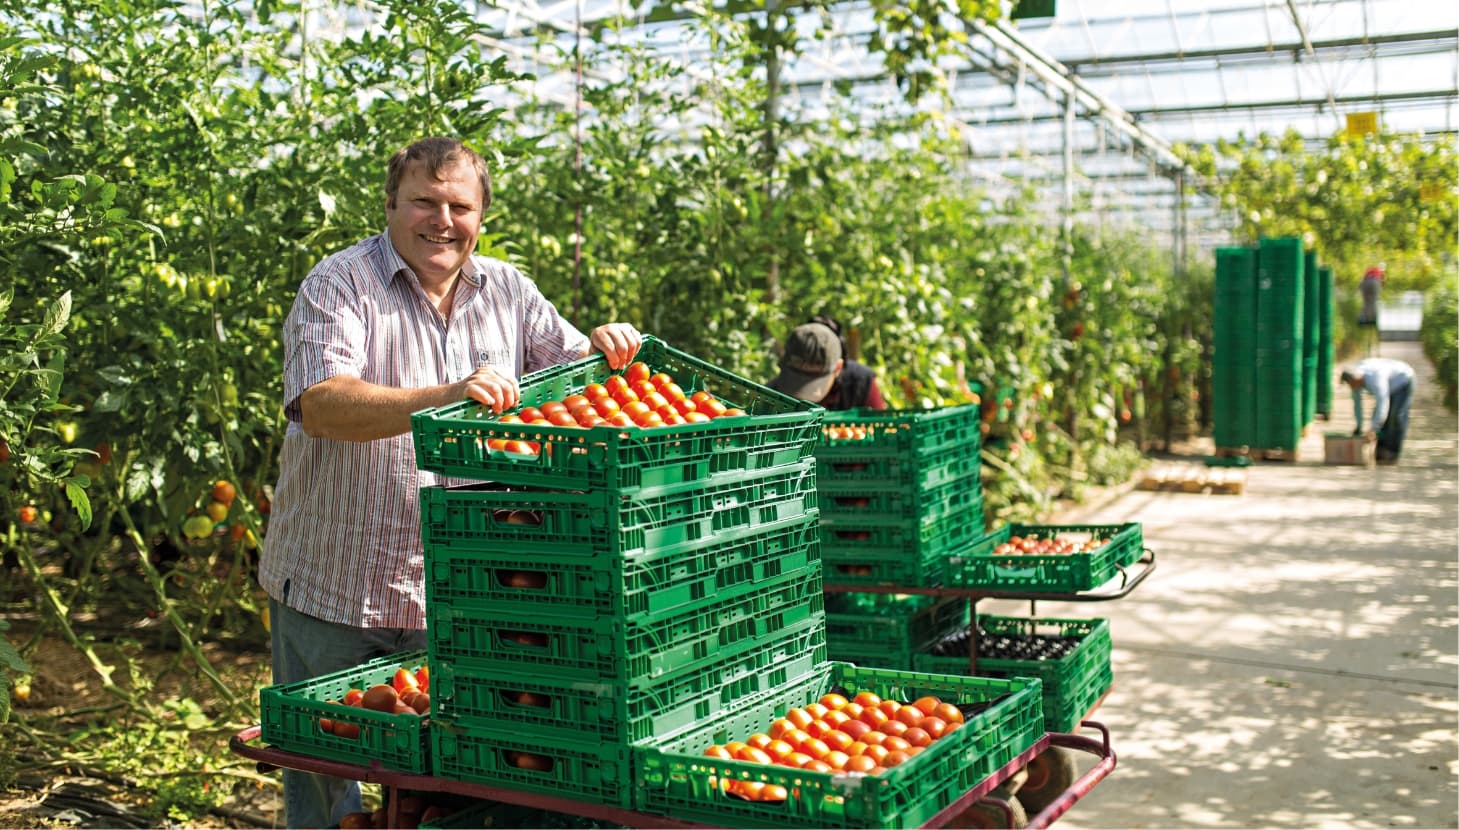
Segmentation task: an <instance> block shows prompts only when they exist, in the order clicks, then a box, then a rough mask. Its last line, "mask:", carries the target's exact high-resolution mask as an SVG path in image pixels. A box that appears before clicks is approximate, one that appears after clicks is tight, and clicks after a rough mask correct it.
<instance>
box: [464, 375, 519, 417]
mask: <svg viewBox="0 0 1459 830" xmlns="http://www.w3.org/2000/svg"><path fill="white" fill-rule="evenodd" d="M459 385H460V387H461V393H460V394H459V395H457V396H456V399H457V400H465V399H466V398H472V399H474V400H476V401H477V402H479V403H481V404H482V405H483V406H485V407H486V408H488V409H490V410H491V411H492V412H505V411H507V410H508V409H512V408H514V407H515V406H516V405H517V404H519V403H521V401H522V395H521V390H519V389H518V388H517V379H516V378H512V377H507V376H506V375H503V374H502V373H500V372H498V371H497V370H495V369H493V368H492V367H490V366H482V367H481V368H480V369H477V370H476V371H474V372H472V373H471V374H470V375H468V376H467V377H466V379H465V380H463V381H460V383H459Z"/></svg>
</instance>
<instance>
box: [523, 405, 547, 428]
mask: <svg viewBox="0 0 1459 830" xmlns="http://www.w3.org/2000/svg"><path fill="white" fill-rule="evenodd" d="M518 414H519V415H520V416H521V418H522V423H524V424H535V423H537V422H538V421H543V420H546V419H547V416H546V415H543V414H542V410H540V409H538V408H537V407H535V406H524V407H522V410H521V412H519V413H518Z"/></svg>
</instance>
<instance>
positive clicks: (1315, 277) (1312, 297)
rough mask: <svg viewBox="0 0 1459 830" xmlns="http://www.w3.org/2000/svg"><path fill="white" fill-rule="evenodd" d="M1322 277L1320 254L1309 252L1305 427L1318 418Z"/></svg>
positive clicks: (1305, 297) (1304, 344)
mask: <svg viewBox="0 0 1459 830" xmlns="http://www.w3.org/2000/svg"><path fill="white" fill-rule="evenodd" d="M1321 280H1322V276H1321V274H1319V273H1318V271H1317V252H1316V251H1315V250H1308V251H1307V252H1306V254H1305V255H1304V256H1303V258H1302V300H1303V302H1302V307H1303V312H1302V424H1303V425H1304V426H1305V425H1307V424H1310V423H1312V419H1313V418H1314V417H1316V415H1317V353H1318V351H1319V350H1320V349H1319V346H1320V336H1319V325H1320V320H1319V319H1318V313H1317V309H1318V306H1319V305H1321V303H1322V288H1321V285H1320V283H1321Z"/></svg>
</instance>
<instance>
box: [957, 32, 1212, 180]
mask: <svg viewBox="0 0 1459 830" xmlns="http://www.w3.org/2000/svg"><path fill="white" fill-rule="evenodd" d="M964 23H965V24H966V25H967V26H968V27H969V28H970V29H972V30H973V31H974V32H976V33H978V34H980V35H982V36H983V38H984V39H985V40H987V41H988V42H989V43H991V44H992V45H993V46H994V47H995V48H997V49H998V50H999V51H1000V52H1002V53H1003V54H1004V55H1006V56H1007V57H1009V58H1012V59H1013V60H1015V61H1018V62H1019V63H1021V64H1022V65H1023V66H1025V67H1027V68H1028V69H1029V71H1031V72H1032V73H1034V74H1035V75H1037V76H1038V77H1039V79H1040V80H1042V81H1043V82H1044V83H1045V84H1046V85H1048V86H1050V87H1053V88H1054V89H1056V90H1059V91H1060V92H1062V93H1063V94H1064V95H1067V96H1071V97H1072V98H1073V100H1074V101H1075V102H1077V103H1078V104H1079V106H1081V107H1082V108H1083V109H1084V117H1085V118H1089V119H1093V120H1096V121H1101V122H1103V123H1106V124H1108V125H1109V126H1111V127H1113V128H1114V130H1115V131H1116V132H1118V133H1120V134H1122V135H1124V136H1125V137H1126V138H1128V139H1130V141H1132V142H1133V143H1134V144H1135V146H1136V147H1138V148H1139V149H1140V151H1141V152H1142V153H1144V154H1145V155H1147V156H1149V157H1150V158H1151V160H1153V161H1155V162H1156V163H1157V164H1159V165H1160V166H1161V167H1163V168H1165V169H1166V170H1167V171H1169V172H1171V173H1176V172H1183V173H1186V174H1187V175H1189V176H1190V179H1191V181H1195V180H1196V174H1195V171H1194V170H1191V169H1190V168H1189V167H1188V166H1187V165H1186V164H1185V162H1183V161H1181V159H1180V157H1179V156H1177V155H1175V152H1174V151H1173V150H1172V149H1171V147H1170V144H1169V143H1168V142H1166V141H1165V140H1164V139H1163V138H1160V137H1159V136H1157V135H1155V134H1154V133H1152V132H1150V131H1149V130H1146V129H1145V128H1143V127H1141V126H1140V125H1138V124H1136V123H1135V120H1134V118H1132V117H1131V116H1130V114H1129V113H1127V112H1125V111H1124V110H1123V109H1121V108H1120V107H1118V106H1117V105H1115V104H1114V103H1113V102H1111V101H1108V100H1106V99H1105V98H1104V96H1103V95H1100V94H1099V93H1098V92H1095V91H1094V90H1093V89H1090V88H1089V85H1088V84H1086V83H1084V81H1083V80H1081V79H1080V78H1079V77H1078V76H1076V75H1074V74H1073V73H1071V72H1070V71H1069V69H1068V68H1067V67H1065V66H1064V65H1063V64H1061V63H1059V62H1058V61H1056V60H1054V59H1053V58H1051V57H1049V56H1047V55H1044V54H1043V53H1042V52H1040V51H1039V50H1037V49H1035V48H1034V47H1033V46H1031V45H1030V44H1028V43H1025V42H1024V41H1023V39H1022V38H1020V37H1019V36H1018V35H1017V34H1016V33H1015V32H1013V31H1011V30H1010V29H1009V28H1008V27H1007V26H1004V25H1003V24H1002V23H998V22H995V23H991V24H989V23H984V22H983V21H981V20H978V19H976V18H975V19H972V20H965V21H964Z"/></svg>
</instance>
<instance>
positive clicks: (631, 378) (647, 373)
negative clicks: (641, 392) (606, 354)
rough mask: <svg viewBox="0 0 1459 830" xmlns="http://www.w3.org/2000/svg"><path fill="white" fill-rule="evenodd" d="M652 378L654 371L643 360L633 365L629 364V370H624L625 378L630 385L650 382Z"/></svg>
mask: <svg viewBox="0 0 1459 830" xmlns="http://www.w3.org/2000/svg"><path fill="white" fill-rule="evenodd" d="M652 376H653V370H652V369H650V368H649V367H648V364H647V363H644V362H643V361H642V360H636V361H634V362H633V363H630V364H628V368H627V369H624V370H623V377H624V379H625V380H627V381H628V382H629V383H630V384H634V383H637V382H638V381H641V380H648V379H649V378H650V377H652Z"/></svg>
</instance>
